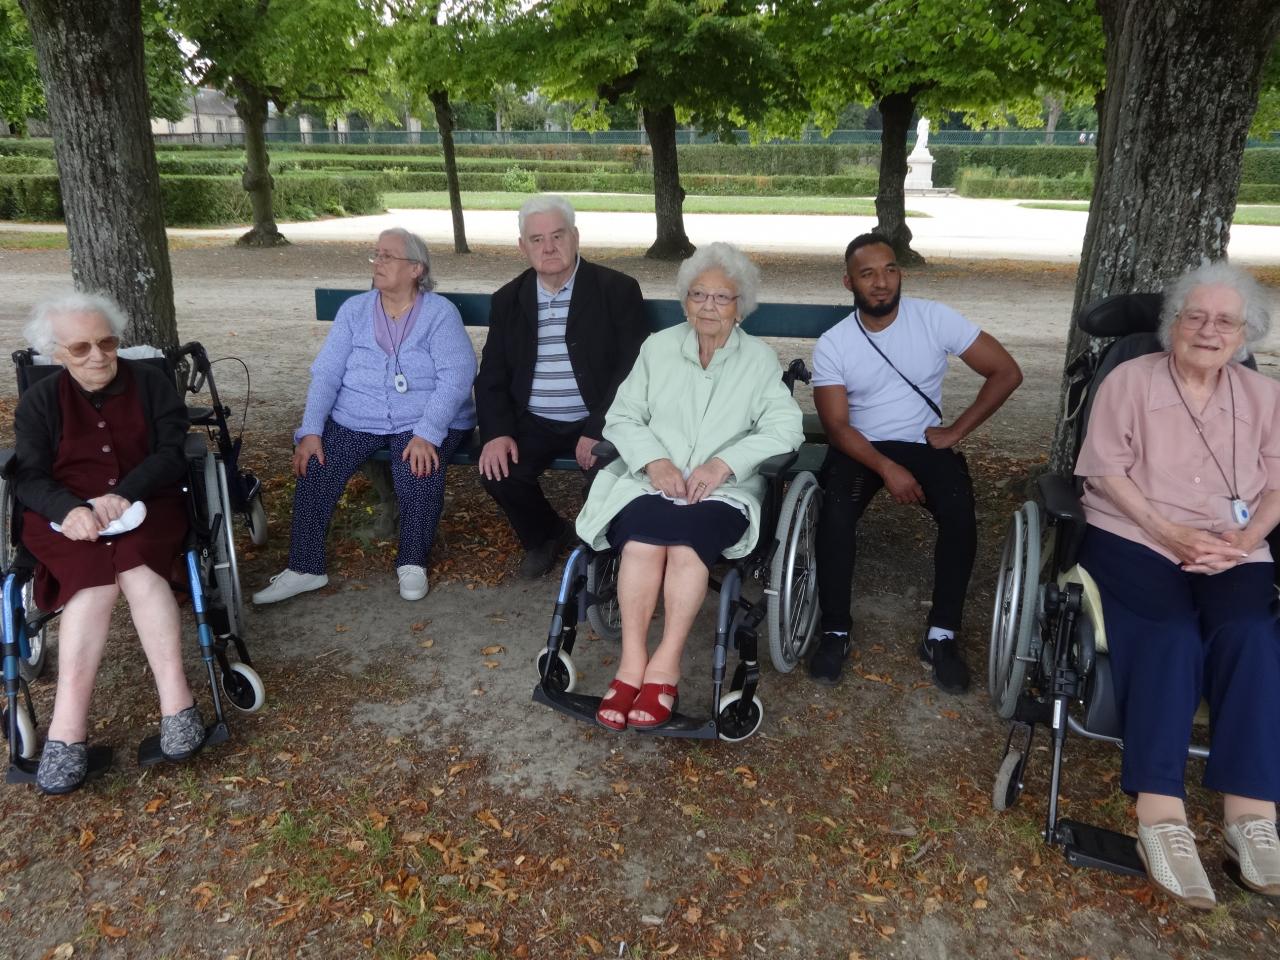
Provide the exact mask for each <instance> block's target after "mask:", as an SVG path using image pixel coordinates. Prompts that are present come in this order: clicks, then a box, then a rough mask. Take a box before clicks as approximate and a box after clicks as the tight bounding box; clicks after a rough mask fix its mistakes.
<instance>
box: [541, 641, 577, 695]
mask: <svg viewBox="0 0 1280 960" xmlns="http://www.w3.org/2000/svg"><path fill="white" fill-rule="evenodd" d="M546 662H547V651H546V650H545V649H543V650H541V651H539V653H538V656H537V657H536V658H535V659H534V663H535V664H536V666H537V668H538V676H539V677H541V676H542V675H543V667H544V666H545V665H546ZM547 684H548V685H549V686H550V687H551V689H552V690H554V691H555V692H556V693H573V688H574V687H576V686H577V685H578V668H577V667H575V666H574V665H573V658H572V657H570V656H569V655H568V654H567V653H565V652H564V651H563V650H557V651H556V662H555V663H553V664H552V665H551V675H550V676H548V677H547Z"/></svg>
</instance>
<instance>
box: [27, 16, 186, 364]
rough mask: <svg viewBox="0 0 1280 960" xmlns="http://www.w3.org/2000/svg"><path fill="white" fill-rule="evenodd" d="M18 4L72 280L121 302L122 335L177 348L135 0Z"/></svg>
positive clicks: (130, 340) (171, 289) (170, 279)
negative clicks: (35, 68) (32, 54)
mask: <svg viewBox="0 0 1280 960" xmlns="http://www.w3.org/2000/svg"><path fill="white" fill-rule="evenodd" d="M21 3H22V9H23V12H24V13H25V14H26V15H27V20H28V22H29V23H30V24H31V33H32V36H33V38H34V41H35V48H36V61H37V64H38V65H39V68H40V79H41V81H42V83H43V85H44V90H45V100H46V102H47V104H48V110H49V121H50V124H51V126H52V128H53V143H54V155H55V157H56V158H57V161H58V178H59V182H60V184H61V187H62V206H63V209H64V211H65V214H66V224H67V239H68V242H69V244H70V247H71V275H72V277H73V279H74V281H75V285H76V287H77V288H79V289H81V290H92V291H102V292H104V293H106V294H109V295H110V296H111V297H112V298H113V299H114V300H115V301H116V302H117V303H118V304H119V305H120V306H121V308H122V309H123V310H124V312H125V315H126V316H128V318H129V327H128V329H127V330H126V331H125V339H126V341H127V342H129V343H150V344H153V345H155V346H158V347H172V346H177V343H178V328H177V322H176V320H175V317H174V307H173V273H172V271H171V269H170V266H169V246H168V240H167V238H166V237H165V232H164V209H163V202H162V200H161V197H160V176H159V173H158V172H157V169H156V158H155V144H154V143H153V142H152V139H151V101H150V98H149V97H148V95H147V81H146V74H145V72H144V69H143V53H142V10H141V4H140V3H139V0H112V2H106V0H103V2H100V3H88V4H86V3H79V2H76V0H21Z"/></svg>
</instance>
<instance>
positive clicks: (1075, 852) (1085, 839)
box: [1053, 819, 1147, 877]
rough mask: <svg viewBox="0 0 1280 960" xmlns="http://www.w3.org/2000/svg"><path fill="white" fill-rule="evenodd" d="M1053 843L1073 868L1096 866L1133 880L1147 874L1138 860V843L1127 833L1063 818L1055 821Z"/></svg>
mask: <svg viewBox="0 0 1280 960" xmlns="http://www.w3.org/2000/svg"><path fill="white" fill-rule="evenodd" d="M1053 842H1054V843H1056V844H1057V845H1058V846H1060V847H1062V853H1063V856H1065V857H1066V858H1067V863H1069V864H1071V865H1072V866H1073V867H1095V868H1097V869H1100V870H1109V871H1111V872H1112V873H1123V874H1127V875H1128V876H1132V877H1145V876H1146V875H1147V871H1146V869H1145V868H1143V866H1142V861H1141V860H1140V859H1138V841H1137V840H1135V839H1134V838H1133V837H1131V836H1129V835H1128V834H1124V833H1116V832H1115V831H1114V830H1105V829H1103V828H1102V827H1094V826H1091V825H1089V824H1087V823H1080V822H1079V821H1076V820H1065V819H1064V820H1059V821H1058V826H1057V827H1056V829H1055V830H1054V837H1053Z"/></svg>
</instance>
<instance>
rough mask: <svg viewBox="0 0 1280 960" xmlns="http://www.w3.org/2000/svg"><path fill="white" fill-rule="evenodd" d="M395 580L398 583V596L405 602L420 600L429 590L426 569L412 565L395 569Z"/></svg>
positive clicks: (408, 564)
mask: <svg viewBox="0 0 1280 960" xmlns="http://www.w3.org/2000/svg"><path fill="white" fill-rule="evenodd" d="M396 578H397V579H398V580H399V581H400V596H401V597H403V598H404V599H405V600H421V599H422V598H423V597H425V596H426V595H427V590H428V589H430V588H429V586H428V585H427V571H426V569H425V568H424V567H419V566H417V565H415V564H412V563H406V564H405V565H404V566H403V567H396Z"/></svg>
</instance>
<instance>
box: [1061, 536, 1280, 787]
mask: <svg viewBox="0 0 1280 960" xmlns="http://www.w3.org/2000/svg"><path fill="white" fill-rule="evenodd" d="M1079 559H1080V564H1081V566H1083V567H1084V568H1085V569H1086V570H1088V571H1089V573H1090V574H1092V576H1093V578H1094V579H1095V580H1096V581H1097V582H1098V587H1099V588H1100V589H1101V591H1102V600H1103V616H1104V618H1105V620H1106V630H1107V645H1108V648H1109V650H1110V653H1111V669H1112V675H1113V677H1114V679H1115V685H1116V696H1117V699H1118V701H1119V702H1118V704H1117V705H1118V707H1119V711H1120V717H1121V720H1122V723H1123V725H1124V734H1123V736H1124V759H1123V761H1122V766H1121V774H1120V785H1121V787H1122V788H1123V789H1124V790H1125V791H1126V792H1127V793H1130V794H1136V793H1158V794H1163V795H1165V796H1171V797H1185V796H1186V788H1185V785H1184V778H1185V774H1186V764H1187V747H1188V746H1189V745H1190V743H1191V721H1192V718H1193V717H1194V715H1195V712H1196V709H1197V708H1198V707H1199V705H1200V700H1201V699H1202V698H1203V699H1205V700H1207V701H1208V703H1209V715H1210V721H1211V726H1210V743H1209V753H1210V755H1209V760H1208V762H1207V763H1206V764H1205V770H1204V781H1203V782H1204V785H1205V786H1206V787H1208V788H1209V789H1211V790H1216V791H1218V792H1220V793H1230V794H1235V795H1236V796H1241V797H1251V798H1253V799H1255V800H1271V801H1280V625H1277V622H1276V616H1275V612H1274V609H1273V603H1274V600H1275V596H1276V587H1275V572H1274V564H1271V563H1243V564H1240V565H1239V566H1236V567H1233V568H1231V569H1230V570H1226V571H1224V572H1222V573H1217V574H1212V575H1209V574H1199V573H1184V572H1183V571H1182V570H1181V569H1180V568H1179V567H1178V565H1177V564H1175V563H1173V562H1172V561H1170V560H1167V559H1165V558H1164V557H1162V556H1161V555H1160V554H1158V553H1156V552H1155V551H1154V550H1151V549H1149V548H1147V547H1144V546H1142V545H1141V544H1138V543H1135V542H1133V541H1132V540H1128V539H1126V538H1124V537H1119V536H1116V535H1115V534H1111V533H1107V532H1106V531H1103V530H1099V529H1098V528H1096V527H1090V528H1089V529H1088V532H1087V533H1086V535H1085V539H1084V543H1083V545H1082V547H1081V550H1080V558H1079Z"/></svg>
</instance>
